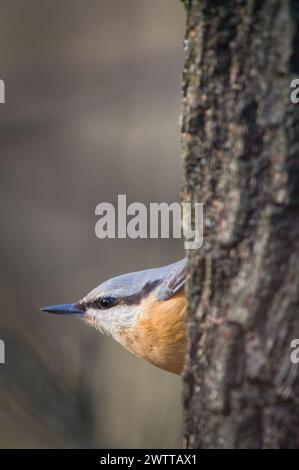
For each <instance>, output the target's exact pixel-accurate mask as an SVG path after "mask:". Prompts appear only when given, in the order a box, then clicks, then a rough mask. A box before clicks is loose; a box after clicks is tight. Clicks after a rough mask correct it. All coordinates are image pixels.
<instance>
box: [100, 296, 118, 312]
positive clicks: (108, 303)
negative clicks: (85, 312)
mask: <svg viewBox="0 0 299 470" xmlns="http://www.w3.org/2000/svg"><path fill="white" fill-rule="evenodd" d="M114 302H115V299H114V298H113V297H103V298H102V299H100V301H99V304H100V308H102V309H107V308H111V307H113V305H114Z"/></svg>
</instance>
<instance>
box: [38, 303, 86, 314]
mask: <svg viewBox="0 0 299 470" xmlns="http://www.w3.org/2000/svg"><path fill="white" fill-rule="evenodd" d="M41 311H42V312H48V313H56V314H57V315H64V314H81V315H82V314H83V311H82V309H80V307H79V305H78V304H62V305H50V307H44V308H41Z"/></svg>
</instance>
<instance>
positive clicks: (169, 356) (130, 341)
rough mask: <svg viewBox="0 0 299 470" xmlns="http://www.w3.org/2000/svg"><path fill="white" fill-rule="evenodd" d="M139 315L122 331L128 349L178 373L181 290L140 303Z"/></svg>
mask: <svg viewBox="0 0 299 470" xmlns="http://www.w3.org/2000/svg"><path fill="white" fill-rule="evenodd" d="M142 312H143V313H142V315H141V316H140V317H139V319H138V320H137V322H136V325H134V329H128V330H126V331H123V333H122V342H123V344H124V345H125V346H126V347H127V349H129V350H130V351H131V352H133V353H134V354H136V355H137V356H140V357H143V358H144V359H146V360H147V361H149V362H151V363H152V364H154V365H155V366H157V367H160V368H161V369H165V370H167V371H169V372H173V373H175V374H180V373H181V371H182V369H183V367H184V361H185V352H186V326H185V321H186V297H185V293H184V291H183V289H182V290H181V291H180V292H178V293H177V294H176V295H174V296H173V297H171V298H170V299H168V300H166V301H159V300H157V299H156V298H155V296H154V295H151V296H149V298H148V299H146V300H144V301H143V303H142Z"/></svg>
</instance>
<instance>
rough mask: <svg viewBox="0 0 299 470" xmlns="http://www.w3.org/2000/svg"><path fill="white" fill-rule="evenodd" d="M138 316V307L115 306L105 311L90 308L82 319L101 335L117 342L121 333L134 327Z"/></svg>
mask: <svg viewBox="0 0 299 470" xmlns="http://www.w3.org/2000/svg"><path fill="white" fill-rule="evenodd" d="M139 314H140V305H136V306H134V305H117V306H116V307H112V308H110V309H107V310H99V309H94V308H90V309H88V310H87V311H86V312H85V314H84V316H83V318H82V319H83V321H84V322H85V323H87V324H88V325H90V326H93V327H94V328H96V329H97V330H99V331H100V332H101V333H104V334H106V335H109V336H112V337H114V338H115V339H116V340H118V338H119V333H120V332H121V331H123V330H124V329H127V328H131V327H133V326H134V324H135V323H136V321H137V319H138V317H139Z"/></svg>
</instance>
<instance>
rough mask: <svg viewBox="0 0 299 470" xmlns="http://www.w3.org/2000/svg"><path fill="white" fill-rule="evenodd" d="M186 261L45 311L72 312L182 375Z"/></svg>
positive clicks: (123, 278)
mask: <svg viewBox="0 0 299 470" xmlns="http://www.w3.org/2000/svg"><path fill="white" fill-rule="evenodd" d="M185 279H186V260H185V259H183V260H181V261H178V262H177V263H173V264H170V265H168V266H163V267H161V268H155V269H146V270H145V271H139V272H135V273H129V274H123V275H121V276H117V277H114V278H112V279H110V280H108V281H106V282H104V283H102V284H100V285H99V286H98V287H96V288H95V289H94V290H92V291H91V292H90V293H89V294H87V295H86V296H85V297H84V298H83V299H82V300H80V301H79V302H77V303H75V304H64V305H53V306H50V307H45V308H42V309H41V310H42V311H43V312H50V313H57V314H73V315H75V316H78V317H80V318H81V319H83V321H84V322H86V323H87V324H89V325H91V326H94V327H95V328H96V329H98V330H99V331H100V332H102V333H105V334H107V335H109V336H111V337H112V338H114V339H115V340H116V341H118V342H119V343H120V344H121V345H123V346H124V347H125V348H127V349H128V350H129V351H131V352H132V353H133V354H135V355H136V356H139V357H142V358H144V359H146V360H147V361H149V362H150V363H152V364H154V365H155V366H157V367H160V368H161V369H164V370H167V371H169V372H173V373H175V374H180V373H181V371H182V369H183V366H184V361H185V350H186V331H185V316H186V297H185V293H184V284H185Z"/></svg>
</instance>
